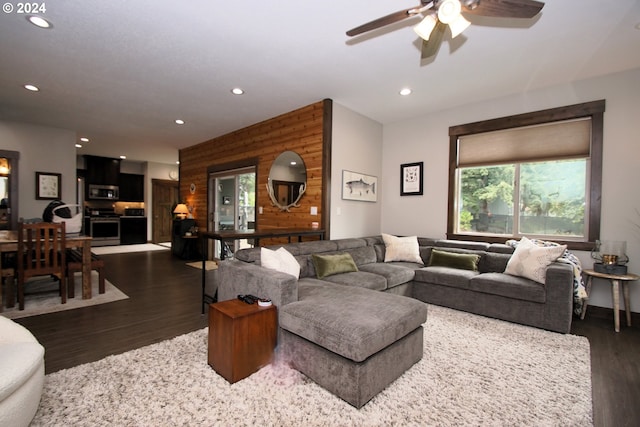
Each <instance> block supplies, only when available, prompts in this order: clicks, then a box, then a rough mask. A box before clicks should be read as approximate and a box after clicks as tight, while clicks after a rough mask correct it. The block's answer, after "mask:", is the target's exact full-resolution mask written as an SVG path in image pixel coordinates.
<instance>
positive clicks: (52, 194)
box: [36, 172, 62, 200]
mask: <svg viewBox="0 0 640 427" xmlns="http://www.w3.org/2000/svg"><path fill="white" fill-rule="evenodd" d="M61 181H62V175H61V174H59V173H51V172H36V200H59V199H60V198H61V197H62V195H61V194H60V192H61V186H60V185H61Z"/></svg>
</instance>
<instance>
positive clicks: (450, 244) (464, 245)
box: [433, 239, 489, 251]
mask: <svg viewBox="0 0 640 427" xmlns="http://www.w3.org/2000/svg"><path fill="white" fill-rule="evenodd" d="M433 246H435V247H438V248H456V249H468V250H474V251H486V250H487V248H488V247H489V243H487V242H475V241H470V240H448V239H439V240H436V241H435V242H434V245H433Z"/></svg>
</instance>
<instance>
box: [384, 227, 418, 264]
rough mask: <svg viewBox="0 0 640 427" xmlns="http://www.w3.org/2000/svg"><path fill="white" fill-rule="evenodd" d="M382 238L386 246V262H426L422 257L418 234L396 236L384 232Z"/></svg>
mask: <svg viewBox="0 0 640 427" xmlns="http://www.w3.org/2000/svg"><path fill="white" fill-rule="evenodd" d="M382 240H384V246H385V252H384V262H391V261H407V262H415V263H418V264H424V262H423V261H422V258H420V246H418V237H417V236H410V237H396V236H392V235H390V234H384V233H383V234H382Z"/></svg>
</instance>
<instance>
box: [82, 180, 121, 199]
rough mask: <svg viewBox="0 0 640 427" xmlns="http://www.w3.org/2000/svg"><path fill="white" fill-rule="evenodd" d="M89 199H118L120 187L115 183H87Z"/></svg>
mask: <svg viewBox="0 0 640 427" xmlns="http://www.w3.org/2000/svg"><path fill="white" fill-rule="evenodd" d="M88 198H89V199H93V200H118V199H119V198H120V189H119V188H118V186H116V185H91V184H90V185H89V196H88Z"/></svg>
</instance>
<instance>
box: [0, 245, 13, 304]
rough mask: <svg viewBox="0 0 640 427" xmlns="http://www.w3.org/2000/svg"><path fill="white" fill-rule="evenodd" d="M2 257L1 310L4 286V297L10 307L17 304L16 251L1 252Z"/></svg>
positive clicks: (0, 270)
mask: <svg viewBox="0 0 640 427" xmlns="http://www.w3.org/2000/svg"><path fill="white" fill-rule="evenodd" d="M0 257H2V261H0V263H1V264H2V268H1V269H0V277H1V280H2V282H0V312H2V310H3V308H2V307H3V306H2V287H3V286H4V288H5V292H4V299H5V300H6V305H7V307H8V308H10V307H13V306H14V304H15V292H14V288H15V278H16V266H15V261H16V260H15V253H8V252H4V253H0Z"/></svg>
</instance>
